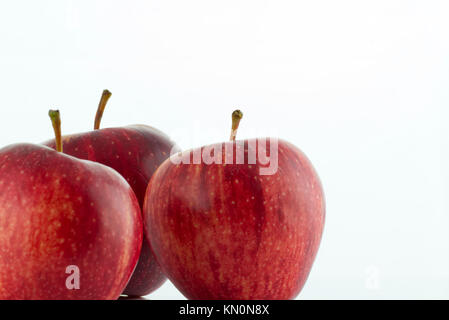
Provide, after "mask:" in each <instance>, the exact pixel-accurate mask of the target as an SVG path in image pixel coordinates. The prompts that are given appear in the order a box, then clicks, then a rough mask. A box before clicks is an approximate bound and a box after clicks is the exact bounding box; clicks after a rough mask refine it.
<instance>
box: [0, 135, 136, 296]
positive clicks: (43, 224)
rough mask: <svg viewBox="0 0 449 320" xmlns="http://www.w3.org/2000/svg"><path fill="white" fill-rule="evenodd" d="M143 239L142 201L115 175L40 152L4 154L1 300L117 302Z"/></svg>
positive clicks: (20, 147)
mask: <svg viewBox="0 0 449 320" xmlns="http://www.w3.org/2000/svg"><path fill="white" fill-rule="evenodd" d="M142 238H143V225H142V219H141V212H140V208H139V204H138V202H137V199H136V196H135V194H134V192H133V191H132V189H131V187H130V186H129V184H127V183H126V181H125V179H123V177H121V176H120V175H119V174H118V173H117V172H115V171H114V170H112V169H110V168H108V167H106V166H104V165H101V164H98V163H94V162H91V161H84V160H80V159H77V158H74V157H71V156H68V155H65V154H63V153H60V152H57V151H55V150H52V149H50V148H48V147H45V146H41V145H34V144H15V145H11V146H8V147H5V148H3V149H1V150H0V299H17V300H66V299H75V300H78V299H80V300H87V299H95V300H97V299H101V300H103V299H108V300H109V299H117V298H118V297H119V296H120V294H121V293H122V291H123V289H124V288H125V286H126V284H127V283H128V281H129V279H130V277H131V275H132V273H133V270H134V268H135V266H136V264H137V261H138V258H139V254H140V249H141V243H142ZM70 265H75V266H77V267H78V268H79V271H80V288H79V289H77V290H69V289H67V287H66V280H67V278H68V277H69V276H70V272H69V273H66V268H67V266H70Z"/></svg>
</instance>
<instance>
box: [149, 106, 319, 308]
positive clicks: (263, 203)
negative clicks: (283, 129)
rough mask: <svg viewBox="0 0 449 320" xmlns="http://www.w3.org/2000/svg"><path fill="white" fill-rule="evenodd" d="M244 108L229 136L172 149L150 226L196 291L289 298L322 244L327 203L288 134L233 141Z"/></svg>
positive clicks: (157, 245)
mask: <svg viewBox="0 0 449 320" xmlns="http://www.w3.org/2000/svg"><path fill="white" fill-rule="evenodd" d="M241 116H242V114H241V112H239V111H236V112H234V113H233V130H232V134H231V142H227V143H219V144H215V145H212V146H207V147H202V148H199V149H195V150H193V151H188V152H184V153H183V154H181V155H180V156H172V157H171V158H170V159H168V160H166V161H165V162H164V163H163V164H162V165H161V166H160V167H159V169H158V170H157V171H156V173H155V174H154V175H153V178H152V179H151V182H150V184H149V186H148V189H147V194H146V198H145V204H144V211H143V214H144V230H145V232H146V234H147V237H148V238H149V240H150V243H151V246H152V249H153V252H154V253H155V255H156V258H157V260H158V262H159V264H160V265H161V267H162V269H163V271H164V273H165V274H166V275H167V277H168V278H169V279H170V280H171V281H172V282H173V284H174V285H175V286H176V287H177V288H178V289H179V290H180V291H181V292H182V293H183V294H184V295H185V296H186V297H187V298H189V299H231V300H234V299H235V300H237V299H292V298H294V297H296V296H297V295H298V294H299V292H300V290H301V289H302V287H303V285H304V283H305V281H306V279H307V277H308V274H309V272H310V269H311V267H312V263H313V261H314V258H315V255H316V253H317V250H318V246H319V243H320V239H321V234H322V231H323V224H324V218H325V202H324V194H323V190H322V187H321V183H320V180H319V178H318V176H317V174H316V172H315V170H314V168H313V167H312V164H311V163H310V161H309V160H308V159H307V158H306V156H305V155H304V154H303V153H302V152H301V151H300V150H299V149H298V148H296V147H295V146H294V145H292V144H290V143H288V142H285V141H281V140H279V141H278V140H277V139H271V140H270V144H268V145H267V144H266V143H263V142H264V140H262V139H259V140H257V139H252V140H244V141H234V139H235V134H236V130H237V127H238V122H239V120H240V118H241ZM257 152H260V153H259V154H258V153H257ZM197 155H202V161H201V163H198V161H196V162H197V164H188V163H186V162H190V163H192V162H194V160H195V157H196V156H197ZM256 155H257V156H256ZM262 155H266V156H269V158H270V166H272V165H274V166H272V167H273V168H271V170H269V168H268V167H267V166H268V163H267V161H266V160H267V157H265V158H263V156H262ZM181 158H182V159H183V160H184V161H183V162H181V163H180V159H181ZM196 159H197V160H198V158H196ZM211 159H214V160H215V162H214V163H210V162H211ZM276 160H277V162H276ZM208 163H209V164H208Z"/></svg>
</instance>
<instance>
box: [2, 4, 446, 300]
mask: <svg viewBox="0 0 449 320" xmlns="http://www.w3.org/2000/svg"><path fill="white" fill-rule="evenodd" d="M448 17H449V2H447V1H443V0H442V1H412V0H410V1H394V0H381V1H379V0H378V1H360V0H354V1H331V0H329V1H285V0H277V1H274V0H257V1H256V0H251V1H242V0H239V1H234V0H228V1H212V0H201V1H200V0H190V1H182V0H176V1H143V0H141V1H136V0H130V1H124V0H123V1H111V0H108V1H93V0H89V1H87V0H84V1H81V0H77V1H69V0H65V1H62V0H57V1H56V0H55V1H43V0H41V1H31V0H29V1H21V0H15V1H12V0H11V1H1V3H0V145H2V146H4V145H7V144H10V143H14V142H40V141H43V140H46V139H48V138H50V137H51V136H52V129H51V125H50V122H49V119H48V117H47V110H48V109H49V108H50V107H51V108H55V107H58V108H60V109H61V112H62V118H63V131H64V132H65V133H73V132H80V131H87V130H90V129H91V128H92V127H93V120H94V113H95V110H96V107H97V103H98V100H99V96H100V93H101V91H102V89H104V88H108V89H110V90H111V91H112V93H113V96H112V98H111V100H110V104H109V106H108V109H107V110H106V112H105V116H104V121H103V126H121V125H126V124H133V123H145V124H149V125H152V126H155V127H157V128H159V129H161V130H163V131H165V132H166V133H167V134H169V135H170V136H171V137H172V138H173V139H175V140H176V141H177V142H178V143H179V144H180V145H181V146H182V147H184V148H190V147H195V146H200V145H203V144H209V143H213V142H218V141H223V140H226V139H227V138H228V136H229V128H230V114H231V112H232V110H233V109H234V108H235V107H236V106H238V107H240V108H241V109H242V110H243V112H244V114H245V116H244V119H243V121H242V123H241V128H240V130H239V133H238V137H240V138H249V137H254V136H265V135H272V134H275V135H277V136H279V137H281V138H283V139H286V140H289V141H291V142H292V143H294V144H295V145H297V146H298V147H300V148H301V149H302V150H303V151H304V152H305V153H306V154H307V155H308V156H309V158H310V159H311V160H312V162H313V163H314V165H315V167H316V169H317V171H318V173H319V175H320V177H321V179H322V182H323V185H324V190H325V193H326V198H327V221H326V226H325V232H324V237H323V241H322V244H321V248H320V250H319V253H318V256H317V259H316V261H315V265H314V267H313V269H312V272H311V275H310V277H309V280H308V282H307V284H306V286H305V287H304V289H303V291H302V293H301V295H300V296H299V298H302V299H315V298H323V299H328V298H340V299H349V298H356V299H365V298H368V299H369V298H374V299H377V298H384V299H390V298H393V299H399V298H446V299H447V298H449V212H448V211H449V207H448V196H449V111H448V109H449V19H448ZM149 298H150V299H176V298H182V295H181V294H180V293H179V292H178V291H177V290H176V289H175V288H174V287H173V286H172V285H171V284H169V283H167V284H166V285H164V287H163V288H161V289H160V290H158V291H157V292H155V293H154V294H152V295H150V296H149Z"/></svg>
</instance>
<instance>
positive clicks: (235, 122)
mask: <svg viewBox="0 0 449 320" xmlns="http://www.w3.org/2000/svg"><path fill="white" fill-rule="evenodd" d="M242 118H243V112H242V111H240V110H235V111H234V112H233V113H232V129H231V138H230V140H231V141H235V137H236V135H237V129H238V128H239V124H240V120H242Z"/></svg>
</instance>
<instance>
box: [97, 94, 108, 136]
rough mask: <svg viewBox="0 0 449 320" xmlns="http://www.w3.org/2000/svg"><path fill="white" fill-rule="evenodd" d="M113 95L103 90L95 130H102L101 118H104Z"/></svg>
mask: <svg viewBox="0 0 449 320" xmlns="http://www.w3.org/2000/svg"><path fill="white" fill-rule="evenodd" d="M111 95H112V93H111V92H110V91H109V90H103V94H102V95H101V99H100V103H99V104H98V109H97V114H96V115H95V124H94V130H98V129H100V123H101V118H103V112H104V109H105V108H106V104H107V103H108V100H109V98H110V97H111Z"/></svg>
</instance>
